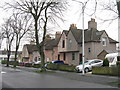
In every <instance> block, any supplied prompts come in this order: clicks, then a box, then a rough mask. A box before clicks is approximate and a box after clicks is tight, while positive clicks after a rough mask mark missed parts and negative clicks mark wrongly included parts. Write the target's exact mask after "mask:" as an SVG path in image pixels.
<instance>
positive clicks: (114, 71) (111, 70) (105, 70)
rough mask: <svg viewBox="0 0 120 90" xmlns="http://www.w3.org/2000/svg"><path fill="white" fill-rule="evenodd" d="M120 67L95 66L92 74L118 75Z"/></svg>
mask: <svg viewBox="0 0 120 90" xmlns="http://www.w3.org/2000/svg"><path fill="white" fill-rule="evenodd" d="M119 70H120V67H93V68H92V74H98V75H110V76H118V74H119Z"/></svg>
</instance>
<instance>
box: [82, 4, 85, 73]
mask: <svg viewBox="0 0 120 90" xmlns="http://www.w3.org/2000/svg"><path fill="white" fill-rule="evenodd" d="M84 10H85V5H84V4H83V3H82V29H83V30H82V65H83V69H82V74H83V75H84V74H85V71H84V67H85V66H84V62H85V52H84V51H85V38H84V37H85V35H84Z"/></svg>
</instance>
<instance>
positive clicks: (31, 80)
mask: <svg viewBox="0 0 120 90" xmlns="http://www.w3.org/2000/svg"><path fill="white" fill-rule="evenodd" d="M2 72H3V73H2V87H3V88H115V87H112V86H109V85H102V84H98V83H91V82H86V81H80V80H75V79H70V78H64V77H60V76H56V75H51V74H38V73H34V72H28V71H24V70H20V69H13V68H7V67H3V68H2Z"/></svg>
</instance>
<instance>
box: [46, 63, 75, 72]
mask: <svg viewBox="0 0 120 90" xmlns="http://www.w3.org/2000/svg"><path fill="white" fill-rule="evenodd" d="M47 69H51V70H60V71H68V72H74V71H75V67H74V66H69V65H65V64H48V66H47Z"/></svg>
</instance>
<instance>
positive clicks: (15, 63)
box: [13, 46, 19, 68]
mask: <svg viewBox="0 0 120 90" xmlns="http://www.w3.org/2000/svg"><path fill="white" fill-rule="evenodd" d="M18 48H19V46H16V50H15V61H14V66H13V67H14V68H16V66H17V52H18Z"/></svg>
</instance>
